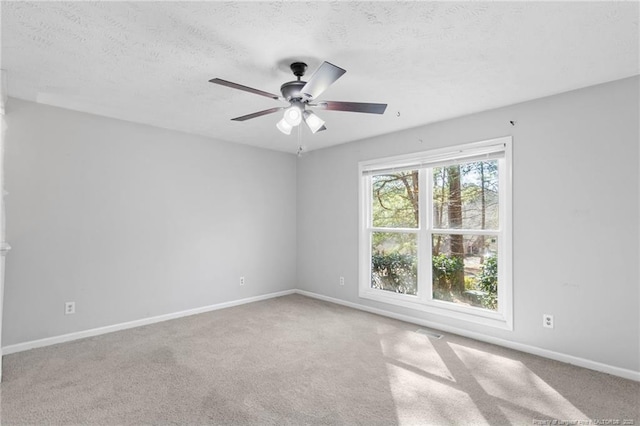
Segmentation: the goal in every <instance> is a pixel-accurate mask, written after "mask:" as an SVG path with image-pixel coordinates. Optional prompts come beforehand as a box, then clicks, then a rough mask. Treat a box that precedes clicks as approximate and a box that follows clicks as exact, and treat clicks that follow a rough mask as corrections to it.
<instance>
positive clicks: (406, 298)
mask: <svg viewBox="0 0 640 426" xmlns="http://www.w3.org/2000/svg"><path fill="white" fill-rule="evenodd" d="M511 150H512V138H511V136H506V137H501V138H496V139H490V140H486V141H481V142H474V143H467V144H463V145H456V146H451V147H447V148H440V149H434V150H430V151H424V152H418V153H414V154H408V155H402V156H395V157H387V158H380V159H375V160H368V161H361V162H359V163H358V178H359V222H360V232H359V244H358V245H359V296H360V297H361V298H365V299H369V300H375V301H377V302H383V303H388V304H392V305H397V306H403V307H406V308H411V309H415V310H419V311H422V312H428V313H431V314H436V315H441V316H444V317H448V318H454V319H457V320H462V321H467V322H472V323H474V324H482V325H486V326H490V327H495V328H500V329H505V330H513V275H512V263H513V256H512V253H513V243H512V153H511ZM497 157H499V158H498V162H499V167H498V176H499V185H500V189H499V200H500V205H499V218H500V224H499V229H498V230H497V231H487V230H446V232H447V233H448V234H450V233H462V234H465V235H468V234H483V235H495V236H496V237H497V238H498V247H499V250H498V283H499V284H498V296H497V297H498V309H497V311H491V310H488V309H483V308H479V307H470V306H463V305H457V304H455V303H451V302H446V301H442V300H437V299H434V298H433V293H432V276H431V275H432V267H431V264H430V263H429V262H425V261H422V262H420V261H418V291H417V295H407V294H400V293H394V292H391V291H386V290H380V289H374V288H371V236H372V234H373V232H374V229H375V231H376V232H379V231H383V230H385V228H378V227H375V228H374V227H373V226H372V220H371V211H372V200H371V193H372V187H371V177H370V176H371V175H374V174H379V173H382V172H385V171H386V172H391V171H401V170H415V169H421V170H420V173H419V179H420V181H419V187H420V197H419V200H420V201H419V202H420V223H419V225H418V227H417V228H409V229H407V228H389V229H388V231H389V232H394V233H400V232H406V233H415V234H416V235H417V236H418V237H417V238H418V259H427V258H429V251H430V249H431V243H430V241H429V240H428V238H431V235H432V231H433V229H432V226H431V225H432V224H431V222H430V221H431V218H430V217H428V215H427V211H429V209H428V208H427V206H428V205H429V204H428V203H429V202H430V201H428V200H430V199H431V195H432V194H431V191H432V179H433V177H432V176H431V174H430V173H425V172H424V169H427V168H432V167H437V166H442V165H449V164H455V163H456V162H470V161H474V160H475V161H480V160H482V159H494V158H497Z"/></svg>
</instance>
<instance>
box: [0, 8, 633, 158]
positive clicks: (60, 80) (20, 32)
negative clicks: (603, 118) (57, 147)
mask: <svg viewBox="0 0 640 426" xmlns="http://www.w3.org/2000/svg"><path fill="white" fill-rule="evenodd" d="M1 7H2V9H1V12H2V64H1V67H2V68H3V69H5V70H7V77H8V93H9V96H13V97H16V98H22V99H27V100H31V101H36V102H40V103H44V104H50V105H56V106H61V107H65V108H70V109H74V110H80V111H86V112H90V113H94V114H100V115H104V116H108V117H114V118H119V119H123V120H128V121H133V122H139V123H145V124H150V125H154V126H159V127H164V128H169V129H176V130H181V131H185V132H190V133H196V134H201V135H206V136H210V137H212V138H215V139H220V140H226V141H231V142H238V143H244V144H249V145H255V146H261V147H265V148H269V149H276V150H280V151H286V152H295V151H296V150H297V147H298V134H297V132H296V131H295V130H294V132H293V133H292V134H291V136H285V135H283V134H281V133H280V132H279V131H278V130H277V129H276V127H275V124H276V122H277V121H278V120H279V119H280V114H274V115H267V116H263V117H259V118H255V119H253V120H249V121H245V122H234V121H230V119H231V118H233V117H236V116H240V115H245V114H248V113H252V112H256V111H260V110H263V109H267V108H270V107H273V106H279V105H281V103H280V102H278V101H274V100H271V99H268V98H265V97H261V96H257V95H253V94H249V93H246V92H242V91H238V90H233V89H229V88H227V87H223V86H218V85H214V84H211V83H209V82H208V80H209V79H211V78H213V77H219V78H222V79H225V80H231V81H233V82H237V83H240V84H244V85H247V86H251V87H254V88H257V89H261V90H265V91H267V92H272V93H279V88H280V85H281V84H282V83H284V82H285V81H290V80H293V79H294V77H293V75H292V74H291V72H290V70H289V69H288V65H289V63H291V62H293V61H299V60H302V61H304V62H307V63H308V65H309V70H308V73H307V76H310V75H311V73H312V72H313V70H315V68H316V67H318V66H319V65H320V64H321V63H322V61H324V60H327V61H329V62H332V63H333V64H336V65H338V66H340V67H342V68H344V69H346V70H347V73H346V74H345V75H344V76H343V77H342V78H340V79H339V80H338V81H337V82H336V83H334V85H333V86H331V87H330V88H329V89H328V90H327V91H326V92H325V93H324V94H323V95H322V96H321V99H322V100H333V101H356V102H382V103H388V104H389V106H388V108H387V111H386V113H385V114H384V115H382V116H380V115H374V114H360V113H348V112H338V111H319V113H318V115H321V116H322V117H323V118H324V119H325V120H326V122H327V124H326V125H327V127H328V130H327V131H325V132H320V133H318V134H315V135H312V134H311V133H310V132H309V131H308V130H307V129H306V128H304V126H303V131H302V134H301V143H302V145H303V146H305V149H307V150H312V149H317V148H322V147H327V146H331V145H335V144H340V143H345V142H349V141H353V140H357V139H362V138H366V137H370V136H374V135H379V134H384V133H389V132H393V131H397V130H401V129H406V128H410V127H415V126H419V125H422V124H426V123H430V122H434V121H439V120H443V119H447V118H451V117H456V116H460V115H464V114H468V113H473V112H477V111H482V110H486V109H490V108H495V107H499V106H504V105H509V104H513V103H516V102H521V101H525V100H529V99H535V98H539V97H542V96H547V95H552V94H555V93H560V92H564V91H568V90H572V89H577V88H580V87H585V86H590V85H593V84H597V83H602V82H606V81H611V80H616V79H620V78H624V77H628V76H632V75H636V74H638V73H639V72H640V71H639V66H638V55H639V40H638V14H639V3H638V2H636V1H633V2H509V3H505V2H467V3H460V2H455V3H454V2H400V3H398V2H309V3H297V2H296V3H293V2H24V1H20V2H2V4H1ZM9 107H10V105H9Z"/></svg>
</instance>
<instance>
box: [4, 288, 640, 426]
mask: <svg viewBox="0 0 640 426" xmlns="http://www.w3.org/2000/svg"><path fill="white" fill-rule="evenodd" d="M418 328H419V327H418V326H415V325H412V324H407V323H403V322H400V321H396V320H392V319H388V318H384V317H379V316H376V315H371V314H368V313H364V312H360V311H357V310H352V309H349V308H345V307H341V306H337V305H333V304H330V303H325V302H321V301H317V300H314V299H309V298H306V297H303V296H299V295H293V296H287V297H282V298H278V299H271V300H267V301H263V302H257V303H253V304H249V305H243V306H238V307H235V308H230V309H225V310H220V311H215V312H210V313H206V314H201V315H197V316H192V317H188V318H183V319H178V320H173V321H168V322H164V323H159V324H154V325H150V326H146V327H140V328H136V329H132V330H127V331H122V332H117V333H112V334H107V335H103V336H99V337H94V338H89V339H84V340H80V341H76V342H71V343H65V344H60V345H56V346H50V347H47V348H42V349H35V350H31V351H27V352H22V353H18V354H13V355H8V356H6V357H5V358H4V378H5V382H4V383H3V384H2V386H1V391H2V394H1V397H2V405H1V407H2V417H1V420H2V424H3V425H10V424H83V425H84V424H109V425H116V424H260V425H262V424H272V425H286V424H289V425H305V424H309V425H315V424H325V425H333V424H361V425H381V424H384V425H393V424H420V425H422V424H469V425H481V424H510V423H511V424H526V425H531V424H536V421H542V420H553V419H555V420H564V421H582V422H583V423H582V424H587V423H584V422H586V421H588V420H593V419H598V420H614V421H619V422H620V423H619V424H622V422H623V421H624V420H633V421H634V424H636V425H639V424H640V408H639V405H640V384H639V383H637V382H633V381H629V380H624V379H620V378H617V377H614V376H610V375H607V374H602V373H597V372H594V371H590V370H586V369H582V368H579V367H574V366H571V365H567V364H563V363H559V362H555V361H550V360H547V359H543V358H539V357H536V356H533V355H527V354H522V353H519V352H516V351H512V350H509V349H504V348H500V347H497V346H493V345H489V344H484V343H480V342H477V341H473V340H470V339H466V338H461V337H458V336H453V335H445V336H444V337H443V338H442V339H440V340H437V339H433V338H429V337H427V336H425V335H423V334H419V333H416V330H417V329H418ZM537 424H542V423H540V422H538V423H537ZM578 424H580V423H578ZM609 424H615V423H609Z"/></svg>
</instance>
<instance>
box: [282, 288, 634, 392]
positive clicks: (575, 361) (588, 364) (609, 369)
mask: <svg viewBox="0 0 640 426" xmlns="http://www.w3.org/2000/svg"><path fill="white" fill-rule="evenodd" d="M294 292H295V293H297V294H301V295H303V296H307V297H312V298H314V299H319V300H324V301H326V302H331V303H335V304H338V305H343V306H347V307H349V308H354V309H358V310H361V311H366V312H370V313H373V314H377V315H382V316H385V317H389V318H394V319H397V320H400V321H404V322H408V323H412V324H417V325H421V326H423V327H429V328H433V329H436V330H440V331H446V332H448V333H453V334H457V335H460V336H464V337H469V338H471V339H475V340H479V341H482V342H486V343H491V344H494V345H498V346H503V347H506V348H509V349H515V350H517V351H520V352H526V353H530V354H533V355H538V356H541V357H544V358H549V359H553V360H556V361H560V362H565V363H567V364H572V365H577V366H578V367H584V368H588V369H590V370H595V371H601V372H603V373H607V374H611V375H613V376H618V377H623V378H625V379H629V380H635V381H637V382H640V372H639V371H634V370H628V369H625V368H620V367H615V366H612V365H608V364H603V363H601V362H597V361H591V360H588V359H585V358H579V357H575V356H572V355H567V354H563V353H560V352H554V351H550V350H548V349H543V348H539V347H537V346H531V345H526V344H524V343H517V342H512V341H509V340H504V339H500V338H497V337H492V336H487V335H484V334H481V333H476V332H473V331H468V330H464V329H460V328H457V327H450V326H447V325H443V324H440V323H436V322H432V321H427V320H421V319H418V318H413V317H410V316H408V315H402V314H396V313H394V312H390V311H386V310H384V309H377V308H371V307H369V306H365V305H360V304H358V303H352V302H347V301H344V300H341V299H336V298H333V297H329V296H324V295H321V294H318V293H312V292H309V291H305V290H295V291H294Z"/></svg>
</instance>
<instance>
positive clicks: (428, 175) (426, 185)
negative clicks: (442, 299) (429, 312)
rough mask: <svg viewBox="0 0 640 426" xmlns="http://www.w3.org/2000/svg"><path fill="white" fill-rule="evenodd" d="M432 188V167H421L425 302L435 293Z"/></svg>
mask: <svg viewBox="0 0 640 426" xmlns="http://www.w3.org/2000/svg"><path fill="white" fill-rule="evenodd" d="M432 188H433V173H432V169H430V168H425V169H421V170H420V186H419V189H420V195H419V201H420V204H419V205H420V233H419V235H418V297H419V298H420V300H422V301H425V302H426V301H429V300H431V298H432V294H433V290H432V289H431V282H432V279H431V274H432V267H431V228H432V227H433V223H432V221H433V218H432V214H431V211H432V209H433V207H432V199H433V197H432Z"/></svg>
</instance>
